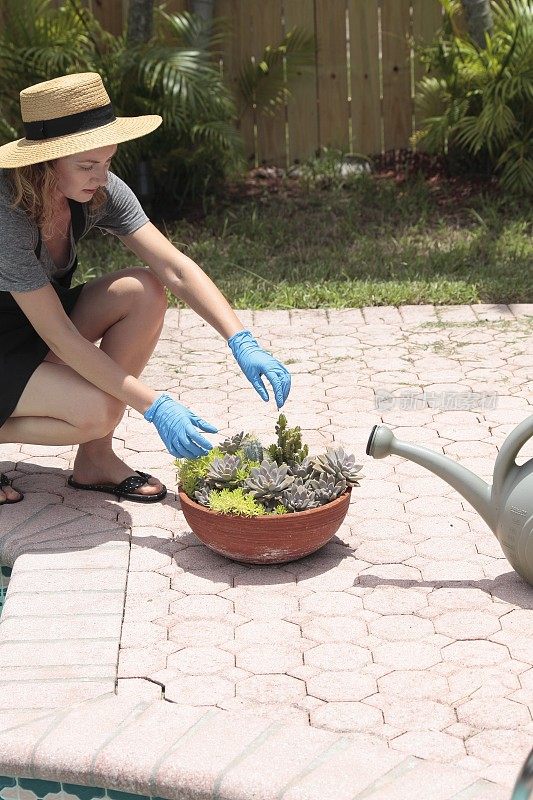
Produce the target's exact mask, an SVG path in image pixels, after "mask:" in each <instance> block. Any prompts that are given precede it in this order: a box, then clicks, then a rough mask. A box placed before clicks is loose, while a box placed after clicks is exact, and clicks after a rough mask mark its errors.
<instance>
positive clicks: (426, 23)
mask: <svg viewBox="0 0 533 800" xmlns="http://www.w3.org/2000/svg"><path fill="white" fill-rule="evenodd" d="M411 2H412V5H413V39H414V45H415V53H414V79H415V89H416V82H417V81H419V80H420V78H421V77H422V76H423V75H424V68H423V66H422V64H421V63H420V60H419V59H418V58H417V55H416V47H417V45H420V44H429V42H431V40H432V39H433V37H434V36H435V33H436V32H437V30H438V29H439V28H440V26H441V25H442V11H443V9H442V6H441V4H440V3H439V0H411ZM419 116H420V115H419V114H418V115H417V112H416V109H415V129H416V127H417V125H418V123H419V122H420V119H419Z"/></svg>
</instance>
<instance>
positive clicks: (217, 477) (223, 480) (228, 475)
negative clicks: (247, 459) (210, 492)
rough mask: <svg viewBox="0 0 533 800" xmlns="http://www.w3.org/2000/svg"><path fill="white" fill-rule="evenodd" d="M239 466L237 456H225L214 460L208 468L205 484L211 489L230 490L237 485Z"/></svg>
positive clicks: (239, 462) (239, 460) (239, 461)
mask: <svg viewBox="0 0 533 800" xmlns="http://www.w3.org/2000/svg"><path fill="white" fill-rule="evenodd" d="M241 464H242V462H241V459H240V458H239V456H231V455H225V456H223V457H222V458H215V459H214V461H212V462H211V465H210V466H209V470H208V471H207V474H206V476H205V482H206V483H207V484H209V486H210V487H211V488H213V489H232V488H234V487H235V486H237V484H238V483H239V475H238V471H239V469H240V467H241Z"/></svg>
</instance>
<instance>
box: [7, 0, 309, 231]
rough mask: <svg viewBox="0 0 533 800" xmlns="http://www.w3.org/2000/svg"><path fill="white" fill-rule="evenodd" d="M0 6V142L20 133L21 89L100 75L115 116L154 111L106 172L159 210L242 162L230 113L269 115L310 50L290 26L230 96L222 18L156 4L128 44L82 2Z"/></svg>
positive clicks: (198, 192)
mask: <svg viewBox="0 0 533 800" xmlns="http://www.w3.org/2000/svg"><path fill="white" fill-rule="evenodd" d="M2 10H3V26H2V28H1V29H0V74H1V75H2V81H1V83H0V143H3V142H5V141H10V140H12V139H14V138H18V137H20V136H22V135H23V133H22V126H21V123H20V111H19V93H20V91H21V89H23V88H25V87H26V86H29V85H31V84H34V83H38V82H40V81H44V80H48V79H50V78H55V77H57V76H59V75H63V74H66V73H71V72H84V71H88V72H90V71H95V72H99V73H100V75H101V76H102V79H103V81H104V84H105V86H106V88H107V90H108V92H109V95H110V97H111V99H112V101H113V105H114V107H115V110H116V113H117V115H124V116H135V115H139V114H154V113H157V114H161V116H162V117H163V124H162V125H161V126H160V128H158V129H157V130H156V131H155V132H154V133H152V134H151V135H150V136H149V137H146V138H141V139H135V140H133V141H131V142H125V143H123V144H122V145H121V146H120V148H119V150H118V152H117V155H116V156H115V158H114V160H113V170H114V171H115V172H116V173H117V174H118V175H120V177H122V178H124V179H125V180H126V181H127V182H128V183H130V185H132V186H133V188H134V189H136V191H137V193H138V194H139V195H140V197H141V199H142V200H143V201H144V202H145V203H146V202H147V198H148V197H149V196H153V198H154V208H155V210H156V211H158V212H160V213H161V214H162V215H168V216H172V215H173V214H174V213H175V211H177V210H179V209H180V208H181V207H182V206H183V205H184V204H186V203H188V202H191V201H197V200H199V199H201V198H205V196H206V195H207V194H208V193H210V192H212V191H214V190H215V188H216V187H220V186H221V185H222V183H223V182H224V180H225V178H226V177H227V176H228V175H230V174H233V173H235V172H236V171H239V170H242V169H243V168H244V166H245V160H244V156H243V149H242V140H241V137H240V134H239V132H238V130H237V126H236V122H237V121H238V119H239V116H240V115H241V114H242V113H243V111H244V109H245V108H247V107H251V104H252V105H253V106H254V109H255V112H254V113H274V111H275V109H276V108H278V107H279V105H280V103H281V102H282V101H283V99H284V98H285V96H286V94H287V92H288V89H287V84H288V82H289V81H294V80H295V79H296V72H297V70H298V69H299V68H302V67H303V66H305V65H306V64H307V63H308V62H309V61H310V52H311V49H312V37H311V38H310V37H307V36H305V35H304V34H303V33H302V32H301V31H299V30H298V29H294V30H293V31H291V32H290V33H289V34H287V36H286V37H285V38H284V39H283V40H282V42H281V43H280V44H279V45H277V46H275V47H267V48H266V50H265V52H264V54H263V58H262V59H261V60H260V61H259V62H258V63H257V64H256V65H255V66H254V67H253V68H243V71H242V76H241V78H240V80H239V81H238V83H237V86H238V93H237V95H235V96H234V94H233V89H232V87H231V86H230V85H229V84H228V83H227V82H225V81H224V78H223V76H222V74H221V71H220V68H219V64H218V56H219V55H220V52H221V44H222V41H223V40H224V38H225V37H226V36H227V35H228V25H227V21H226V20H224V19H215V20H214V21H212V22H206V21H205V20H203V19H202V18H201V17H199V16H195V15H192V14H189V13H187V12H181V13H174V14H172V13H168V12H166V11H165V9H164V6H156V7H155V8H154V30H153V36H152V37H151V39H150V40H149V41H148V42H146V43H139V44H132V43H131V42H128V40H127V37H126V33H125V32H123V33H122V34H121V35H120V36H114V35H113V34H111V33H109V32H108V31H105V30H104V29H103V28H102V26H101V25H100V24H99V22H98V20H97V19H96V17H95V16H94V15H93V14H92V13H91V11H90V10H89V9H88V8H86V7H85V6H84V5H83V4H82V2H81V0H65V2H63V3H61V4H59V6H58V5H57V3H56V2H55V0H3V3H2ZM237 106H238V108H237ZM169 211H170V213H169Z"/></svg>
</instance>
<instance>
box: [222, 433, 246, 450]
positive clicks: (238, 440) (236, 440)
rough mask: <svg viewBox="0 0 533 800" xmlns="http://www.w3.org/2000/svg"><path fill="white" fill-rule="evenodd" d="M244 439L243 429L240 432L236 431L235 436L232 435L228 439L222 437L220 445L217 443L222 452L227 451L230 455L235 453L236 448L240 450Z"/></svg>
mask: <svg viewBox="0 0 533 800" xmlns="http://www.w3.org/2000/svg"><path fill="white" fill-rule="evenodd" d="M243 439H244V431H241V432H240V433H236V434H235V436H232V437H231V438H229V439H224V441H223V442H222V444H221V445H219V447H218V449H219V450H221V451H222V452H223V453H227V454H228V455H230V456H232V455H235V453H236V452H237V450H240V448H241V447H242V440H243Z"/></svg>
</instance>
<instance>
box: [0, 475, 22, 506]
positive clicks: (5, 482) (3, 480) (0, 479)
mask: <svg viewBox="0 0 533 800" xmlns="http://www.w3.org/2000/svg"><path fill="white" fill-rule="evenodd" d="M4 486H11V488H12V489H13V491H15V492H18V493H19V494H20V497H19V499H18V500H8V499H7V498H6V499H5V500H0V506H14V505H15V503H20V501H21V500H24V495H23V494H22V492H19V490H18V489H15V487H14V486H13V484H12V482H11V481H10V480H9V478H8V477H7V475H4V473H3V472H0V491H2V489H3V487H4Z"/></svg>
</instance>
